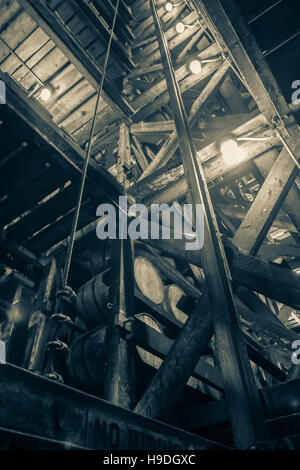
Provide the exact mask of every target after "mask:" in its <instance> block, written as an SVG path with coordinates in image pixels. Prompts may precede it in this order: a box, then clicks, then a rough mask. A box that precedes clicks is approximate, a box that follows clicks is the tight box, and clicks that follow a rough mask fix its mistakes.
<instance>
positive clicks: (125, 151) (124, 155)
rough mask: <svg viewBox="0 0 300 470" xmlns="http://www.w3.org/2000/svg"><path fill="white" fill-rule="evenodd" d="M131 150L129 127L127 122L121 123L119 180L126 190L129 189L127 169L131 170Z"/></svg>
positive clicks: (118, 162) (118, 164)
mask: <svg viewBox="0 0 300 470" xmlns="http://www.w3.org/2000/svg"><path fill="white" fill-rule="evenodd" d="M130 148H131V147H130V135H129V129H128V126H127V125H126V124H125V122H121V124H120V134H119V146H118V161H117V179H118V181H119V183H120V184H122V186H124V188H125V189H126V188H127V187H128V180H127V178H126V172H125V168H130V160H131V153H130Z"/></svg>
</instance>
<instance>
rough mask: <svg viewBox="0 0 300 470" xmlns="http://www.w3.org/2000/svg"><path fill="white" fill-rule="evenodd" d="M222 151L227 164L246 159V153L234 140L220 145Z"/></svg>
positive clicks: (225, 141) (228, 140)
mask: <svg viewBox="0 0 300 470" xmlns="http://www.w3.org/2000/svg"><path fill="white" fill-rule="evenodd" d="M220 151H221V153H222V156H223V158H224V160H225V162H226V163H228V164H232V163H238V162H240V161H241V160H243V158H244V151H243V149H242V148H241V147H239V144H238V142H237V141H236V140H234V139H227V140H224V141H223V142H222V143H221V145H220Z"/></svg>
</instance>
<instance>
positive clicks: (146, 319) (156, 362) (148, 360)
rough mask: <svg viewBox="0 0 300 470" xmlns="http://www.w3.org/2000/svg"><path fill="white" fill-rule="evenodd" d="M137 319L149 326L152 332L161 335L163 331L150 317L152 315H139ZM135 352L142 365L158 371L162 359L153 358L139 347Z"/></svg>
mask: <svg viewBox="0 0 300 470" xmlns="http://www.w3.org/2000/svg"><path fill="white" fill-rule="evenodd" d="M137 318H138V319H139V320H140V321H142V322H143V323H146V325H148V326H150V327H151V328H153V329H154V330H156V331H158V332H159V333H161V334H163V330H162V328H161V326H160V325H159V323H158V322H157V321H156V320H155V318H153V317H152V315H149V314H148V313H140V314H138V315H137ZM136 350H137V353H138V356H139V357H140V359H141V360H142V361H143V363H144V364H147V365H148V366H151V367H153V368H154V369H159V368H160V366H161V363H162V359H160V358H159V357H157V356H155V355H154V354H152V353H150V352H149V351H146V350H145V349H143V348H141V347H140V346H136Z"/></svg>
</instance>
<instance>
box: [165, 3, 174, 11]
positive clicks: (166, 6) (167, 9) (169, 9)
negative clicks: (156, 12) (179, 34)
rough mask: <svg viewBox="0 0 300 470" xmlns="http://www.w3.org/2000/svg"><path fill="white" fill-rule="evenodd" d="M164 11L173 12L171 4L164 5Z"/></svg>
mask: <svg viewBox="0 0 300 470" xmlns="http://www.w3.org/2000/svg"><path fill="white" fill-rule="evenodd" d="M165 9H166V11H172V10H173V5H172V3H171V2H168V3H166V5H165Z"/></svg>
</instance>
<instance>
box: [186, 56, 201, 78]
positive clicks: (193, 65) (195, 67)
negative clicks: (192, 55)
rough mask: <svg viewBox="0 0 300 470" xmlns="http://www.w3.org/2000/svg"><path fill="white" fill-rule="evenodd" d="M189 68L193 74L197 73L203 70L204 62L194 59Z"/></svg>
mask: <svg viewBox="0 0 300 470" xmlns="http://www.w3.org/2000/svg"><path fill="white" fill-rule="evenodd" d="M189 69H190V71H191V72H192V73H193V74H195V75H197V74H198V73H200V72H201V70H202V63H201V62H200V60H198V59H193V60H191V61H190V63H189Z"/></svg>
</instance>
